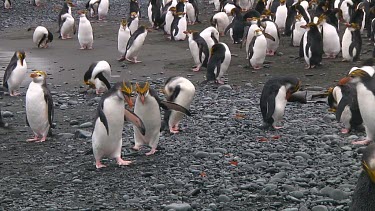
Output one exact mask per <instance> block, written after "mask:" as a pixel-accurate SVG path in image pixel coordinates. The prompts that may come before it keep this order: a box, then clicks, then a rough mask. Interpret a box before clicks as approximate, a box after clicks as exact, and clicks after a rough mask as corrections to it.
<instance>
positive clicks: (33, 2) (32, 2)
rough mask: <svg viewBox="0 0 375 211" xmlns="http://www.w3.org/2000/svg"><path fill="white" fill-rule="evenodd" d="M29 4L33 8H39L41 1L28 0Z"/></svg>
mask: <svg viewBox="0 0 375 211" xmlns="http://www.w3.org/2000/svg"><path fill="white" fill-rule="evenodd" d="M30 4H32V5H33V6H36V7H40V6H41V5H42V1H41V0H30Z"/></svg>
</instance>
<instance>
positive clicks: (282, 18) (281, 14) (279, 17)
mask: <svg viewBox="0 0 375 211" xmlns="http://www.w3.org/2000/svg"><path fill="white" fill-rule="evenodd" d="M287 15H288V8H287V7H286V2H285V0H280V5H279V6H278V7H277V10H276V13H275V23H276V25H277V27H278V29H279V30H281V31H284V29H285V22H286V17H287Z"/></svg>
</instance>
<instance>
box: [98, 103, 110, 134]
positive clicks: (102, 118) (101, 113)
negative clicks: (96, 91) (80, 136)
mask: <svg viewBox="0 0 375 211" xmlns="http://www.w3.org/2000/svg"><path fill="white" fill-rule="evenodd" d="M103 106H104V99H103V100H101V101H100V103H99V106H98V114H99V119H100V121H101V122H102V123H103V125H104V127H105V129H106V130H107V135H109V128H108V120H107V117H106V116H105V114H104V111H103Z"/></svg>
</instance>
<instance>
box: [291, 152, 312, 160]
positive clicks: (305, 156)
mask: <svg viewBox="0 0 375 211" xmlns="http://www.w3.org/2000/svg"><path fill="white" fill-rule="evenodd" d="M294 154H295V156H301V157H303V158H305V159H310V157H311V156H310V155H309V154H307V153H306V152H296V153H294Z"/></svg>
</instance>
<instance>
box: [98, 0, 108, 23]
mask: <svg viewBox="0 0 375 211" xmlns="http://www.w3.org/2000/svg"><path fill="white" fill-rule="evenodd" d="M108 10H109V0H100V1H99V6H98V20H99V21H101V20H104V19H105V18H106V17H107V15H108Z"/></svg>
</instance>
